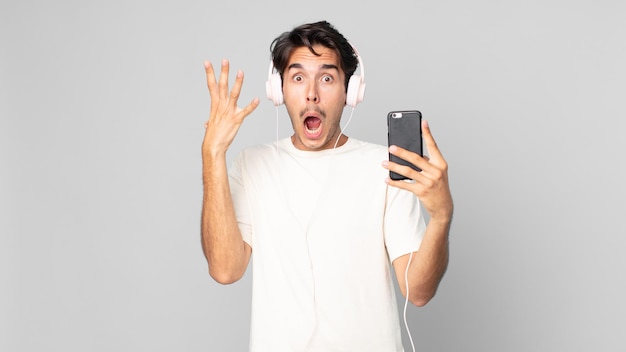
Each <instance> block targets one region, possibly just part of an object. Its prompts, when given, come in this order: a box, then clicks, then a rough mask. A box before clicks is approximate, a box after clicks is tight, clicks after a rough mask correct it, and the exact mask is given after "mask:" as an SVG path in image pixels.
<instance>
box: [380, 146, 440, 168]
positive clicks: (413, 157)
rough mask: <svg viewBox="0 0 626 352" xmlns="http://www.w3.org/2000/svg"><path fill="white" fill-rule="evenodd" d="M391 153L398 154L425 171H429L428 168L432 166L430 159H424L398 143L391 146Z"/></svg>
mask: <svg viewBox="0 0 626 352" xmlns="http://www.w3.org/2000/svg"><path fill="white" fill-rule="evenodd" d="M389 153H391V154H393V155H395V156H397V157H398V158H400V159H403V160H406V161H408V162H410V163H411V164H413V165H415V166H417V167H419V168H420V169H422V170H424V171H428V168H430V167H431V165H430V163H429V162H428V160H426V159H424V157H422V156H420V155H419V154H417V153H414V152H412V151H410V150H406V149H404V148H401V147H398V146H396V145H392V146H389Z"/></svg>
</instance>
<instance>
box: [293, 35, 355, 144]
mask: <svg viewBox="0 0 626 352" xmlns="http://www.w3.org/2000/svg"><path fill="white" fill-rule="evenodd" d="M313 49H315V52H317V53H318V54H320V56H317V55H315V54H313V53H312V52H311V51H310V50H309V48H307V47H299V48H297V49H295V50H293V51H292V53H291V55H290V56H289V61H288V62H287V67H286V68H285V71H284V73H283V95H284V98H285V106H286V107H287V112H288V113H289V117H290V118H291V124H292V125H293V130H294V135H293V136H292V138H291V139H292V142H293V144H294V146H295V147H296V148H298V149H300V150H309V151H315V150H322V149H329V148H333V147H334V145H335V141H336V140H337V138H338V137H339V135H340V133H341V128H340V125H339V121H340V120H341V114H342V112H343V108H344V106H345V103H346V88H345V85H344V82H345V73H344V72H343V70H342V69H341V65H340V64H339V56H338V55H337V53H335V51H334V50H332V49H329V48H327V47H325V46H322V45H314V46H313ZM344 142H345V141H339V143H338V145H341V144H343V143H344Z"/></svg>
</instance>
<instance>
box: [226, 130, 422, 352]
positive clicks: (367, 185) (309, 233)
mask: <svg viewBox="0 0 626 352" xmlns="http://www.w3.org/2000/svg"><path fill="white" fill-rule="evenodd" d="M387 158H388V154H387V148H386V147H384V146H380V145H374V144H371V143H366V142H362V141H358V140H355V139H352V138H350V139H348V141H347V143H346V144H344V145H343V146H341V147H337V148H336V149H334V150H332V149H330V150H324V151H317V152H307V151H302V150H298V149H296V148H295V147H294V146H293V144H292V143H291V140H290V138H286V139H283V140H280V141H278V148H277V145H276V144H267V145H260V146H255V147H251V148H247V149H245V150H244V151H242V152H241V154H240V155H239V156H238V157H237V158H236V160H235V161H234V163H233V165H232V167H231V169H230V186H231V193H232V196H233V202H234V205H235V211H236V214H237V221H238V223H239V227H240V229H241V232H242V234H243V238H244V241H246V242H247V243H248V244H250V246H251V247H252V263H253V264H252V265H253V267H252V270H253V284H252V286H253V293H252V324H251V336H250V351H253V352H265V351H267V352H282V351H285V352H287V351H288V352H293V351H324V352H333V351H351V352H352V351H359V352H366V351H375V352H387V351H389V352H392V351H393V352H396V351H402V350H403V349H402V343H401V338H400V320H399V317H398V309H397V305H396V300H395V294H394V287H393V279H392V276H391V275H392V271H391V261H393V260H394V259H396V258H397V257H399V256H401V255H404V254H407V253H409V252H412V251H416V250H417V249H418V248H419V245H420V243H421V239H422V236H423V233H424V230H425V222H424V219H423V217H422V214H421V209H420V203H419V201H418V200H417V198H416V197H415V196H414V195H413V194H412V193H410V192H407V191H404V190H400V189H397V188H395V187H388V186H387V185H386V184H385V182H384V178H385V177H386V176H387V174H388V171H387V170H385V169H384V168H382V167H381V162H382V161H383V160H386V159H387Z"/></svg>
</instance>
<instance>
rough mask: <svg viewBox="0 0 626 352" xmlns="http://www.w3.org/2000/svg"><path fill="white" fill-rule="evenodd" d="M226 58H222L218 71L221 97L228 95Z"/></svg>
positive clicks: (227, 64)
mask: <svg viewBox="0 0 626 352" xmlns="http://www.w3.org/2000/svg"><path fill="white" fill-rule="evenodd" d="M228 68H229V63H228V60H226V59H223V60H222V71H221V72H220V79H219V82H218V88H219V94H220V97H222V98H227V97H228Z"/></svg>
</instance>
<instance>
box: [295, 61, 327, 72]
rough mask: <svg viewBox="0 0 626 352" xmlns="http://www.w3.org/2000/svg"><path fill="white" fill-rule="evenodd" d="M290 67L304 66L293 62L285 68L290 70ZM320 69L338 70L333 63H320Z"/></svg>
mask: <svg viewBox="0 0 626 352" xmlns="http://www.w3.org/2000/svg"><path fill="white" fill-rule="evenodd" d="M292 68H304V67H303V66H302V64H299V63H293V64H291V65H289V67H287V70H291V69H292ZM321 69H322V70H337V71H339V67H337V65H333V64H322V66H321Z"/></svg>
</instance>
